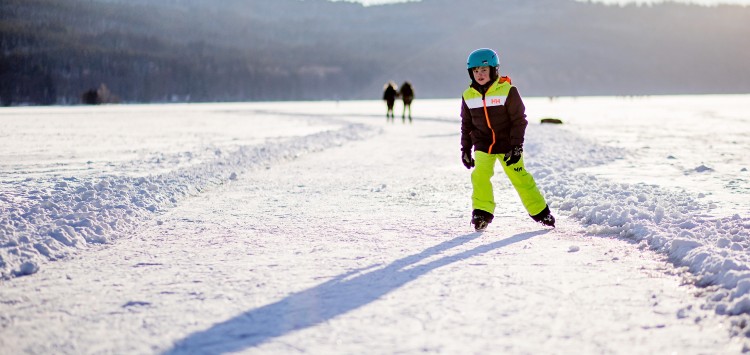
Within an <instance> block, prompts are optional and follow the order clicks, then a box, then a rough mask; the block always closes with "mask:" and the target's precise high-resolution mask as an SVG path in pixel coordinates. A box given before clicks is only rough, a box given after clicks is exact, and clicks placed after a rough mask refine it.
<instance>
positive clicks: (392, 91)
mask: <svg viewBox="0 0 750 355" xmlns="http://www.w3.org/2000/svg"><path fill="white" fill-rule="evenodd" d="M396 97H398V88H397V87H396V83H394V82H392V81H389V82H387V83H385V86H383V100H385V104H386V106H387V107H388V110H387V111H386V112H385V118H386V121H393V119H394V117H393V105H394V104H395V103H396Z"/></svg>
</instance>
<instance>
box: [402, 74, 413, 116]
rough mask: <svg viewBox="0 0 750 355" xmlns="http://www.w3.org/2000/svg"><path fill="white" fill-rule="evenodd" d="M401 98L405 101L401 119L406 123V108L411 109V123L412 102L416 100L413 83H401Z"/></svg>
mask: <svg viewBox="0 0 750 355" xmlns="http://www.w3.org/2000/svg"><path fill="white" fill-rule="evenodd" d="M398 94H399V96H401V100H403V101H404V112H402V113H401V121H402V122H404V123H406V109H407V108H408V109H409V123H411V102H412V101H413V100H414V88H412V87H411V83H410V82H408V81H404V83H403V84H401V88H400V89H399V90H398Z"/></svg>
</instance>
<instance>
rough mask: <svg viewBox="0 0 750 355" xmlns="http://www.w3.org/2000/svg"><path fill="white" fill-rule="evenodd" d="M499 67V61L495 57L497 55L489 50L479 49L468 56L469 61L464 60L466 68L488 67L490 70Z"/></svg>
mask: <svg viewBox="0 0 750 355" xmlns="http://www.w3.org/2000/svg"><path fill="white" fill-rule="evenodd" d="M499 65H500V60H499V59H498V57H497V53H496V52H495V51H493V50H492V49H489V48H479V49H477V50H475V51H473V52H471V54H469V59H467V60H466V68H467V69H471V68H476V67H490V68H496V67H497V66H499Z"/></svg>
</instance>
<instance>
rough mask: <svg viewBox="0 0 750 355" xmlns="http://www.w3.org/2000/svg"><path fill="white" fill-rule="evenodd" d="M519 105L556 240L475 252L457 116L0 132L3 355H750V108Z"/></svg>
mask: <svg viewBox="0 0 750 355" xmlns="http://www.w3.org/2000/svg"><path fill="white" fill-rule="evenodd" d="M525 103H526V106H527V114H528V115H529V117H528V118H529V121H530V125H529V127H528V129H527V135H526V143H525V146H524V148H525V155H526V157H525V160H526V163H527V167H528V169H529V171H531V172H532V173H533V174H534V176H535V178H536V180H537V183H538V185H539V186H540V189H541V190H542V192H543V194H544V195H545V196H546V197H547V199H548V201H549V203H550V207H551V208H552V210H553V212H554V213H555V215H556V216H557V217H558V219H559V221H560V222H559V224H558V228H557V229H555V230H551V231H548V230H545V229H544V228H542V227H541V226H539V225H537V224H535V223H533V222H532V221H531V219H529V218H528V216H525V214H524V213H523V209H522V208H521V206H520V202H519V201H518V198H517V196H515V195H514V193H513V192H512V189H511V187H510V184H509V182H507V179H506V178H505V177H504V176H503V175H502V173H499V174H496V176H495V178H494V179H493V181H494V183H495V190H496V193H497V197H498V201H502V202H500V203H499V205H498V210H497V216H496V220H495V222H493V224H492V225H491V226H490V228H489V229H488V231H487V232H485V233H483V234H479V233H474V232H473V230H472V229H471V227H470V226H469V223H468V220H469V215H470V194H471V191H470V189H471V185H470V182H469V172H468V171H467V170H465V169H464V168H463V166H462V165H461V163H460V161H459V155H460V145H459V128H460V127H459V126H460V121H459V118H458V113H459V108H460V101H459V100H417V101H415V103H414V105H413V111H414V117H415V120H414V123H413V124H408V123H406V124H403V123H402V122H401V121H400V120H399V119H398V118H397V120H396V123H395V124H389V123H386V120H385V117H384V113H385V108H384V104H383V103H382V102H379V101H360V102H278V103H231V104H180V105H122V106H101V107H17V108H2V109H0V182H1V183H2V187H1V188H0V274H1V275H2V281H0V283H1V284H0V299H2V302H0V326H1V327H2V328H1V329H2V333H1V334H0V347H2V348H4V349H9V351H12V352H14V353H15V352H20V353H43V352H49V351H55V352H63V353H82V352H83V353H90V352H99V351H101V352H137V353H183V352H184V353H201V352H211V353H225V352H247V353H255V352H258V353H278V352H283V353H294V352H313V353H324V352H325V353H329V352H339V353H362V352H369V353H394V352H406V353H417V352H432V353H446V354H448V353H457V352H464V353H465V352H470V353H471V352H479V353H482V352H485V353H486V352H488V351H496V350H497V349H504V350H505V351H504V352H507V353H531V352H566V351H576V352H578V351H580V352H583V353H602V352H609V353H631V352H633V351H635V352H649V353H651V352H659V353H663V352H679V353H735V352H738V351H739V350H741V349H742V348H743V347H745V346H746V345H745V339H746V338H745V334H746V333H747V331H748V330H747V329H746V324H747V319H748V314H749V313H750V271H749V270H750V269H749V268H748V267H749V266H750V260H749V259H748V256H749V255H748V250H750V240H749V235H750V234H749V231H750V218H749V217H750V202H748V201H750V199H749V198H748V197H750V196H749V195H750V173H749V172H748V168H750V158H748V156H747V154H746V152H747V149H748V147H750V96H748V95H724V96H665V97H637V98H614V97H587V98H557V99H548V98H526V99H525ZM399 109H400V107H398V106H397V112H398V110H399ZM544 117H555V118H561V119H562V120H563V121H564V122H565V124H563V125H559V126H558V125H542V124H539V120H540V119H541V118H544ZM95 295H96V296H95ZM696 295H697V297H696ZM50 316H51V319H50ZM573 320H576V321H580V322H579V323H576V325H571V324H572V323H571V322H573ZM99 325H106V327H105V328H102V327H101V326H99ZM108 327H118V328H117V329H122V331H121V332H118V333H116V334H113V333H111V332H107V331H105V329H110V328H108ZM133 339H138V340H137V341H133ZM374 339H378V341H375V340H374ZM634 347H635V348H634Z"/></svg>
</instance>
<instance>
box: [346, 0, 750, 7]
mask: <svg viewBox="0 0 750 355" xmlns="http://www.w3.org/2000/svg"><path fill="white" fill-rule="evenodd" d="M332 1H350V2H360V3H362V4H363V5H365V6H370V5H380V4H388V3H395V2H405V1H418V0H332ZM577 1H587V0H577ZM591 1H594V2H603V3H608V4H627V3H639V4H647V3H659V2H665V1H673V2H686V3H694V4H701V5H718V4H738V5H747V6H750V0H591Z"/></svg>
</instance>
